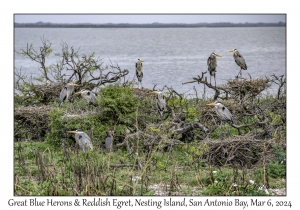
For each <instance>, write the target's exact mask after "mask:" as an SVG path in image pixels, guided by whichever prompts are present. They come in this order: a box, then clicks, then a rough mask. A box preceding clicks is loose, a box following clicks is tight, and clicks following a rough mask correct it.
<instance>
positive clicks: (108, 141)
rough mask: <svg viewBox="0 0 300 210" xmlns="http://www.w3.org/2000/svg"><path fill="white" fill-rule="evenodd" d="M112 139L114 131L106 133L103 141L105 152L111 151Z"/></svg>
mask: <svg viewBox="0 0 300 210" xmlns="http://www.w3.org/2000/svg"><path fill="white" fill-rule="evenodd" d="M113 137H114V131H113V130H109V131H108V132H107V137H106V139H105V148H106V151H107V152H112V151H113Z"/></svg>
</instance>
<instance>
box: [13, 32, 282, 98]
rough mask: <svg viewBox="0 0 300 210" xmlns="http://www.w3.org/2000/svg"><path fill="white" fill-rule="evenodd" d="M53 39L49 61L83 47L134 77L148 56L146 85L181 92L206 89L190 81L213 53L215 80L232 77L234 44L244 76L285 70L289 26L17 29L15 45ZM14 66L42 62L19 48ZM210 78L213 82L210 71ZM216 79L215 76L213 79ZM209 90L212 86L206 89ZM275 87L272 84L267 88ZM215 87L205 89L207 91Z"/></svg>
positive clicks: (34, 67)
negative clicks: (243, 62)
mask: <svg viewBox="0 0 300 210" xmlns="http://www.w3.org/2000/svg"><path fill="white" fill-rule="evenodd" d="M43 36H44V38H45V39H47V40H49V41H50V42H51V43H52V49H53V55H51V56H50V57H49V58H48V60H47V62H46V64H47V66H49V65H51V64H54V63H56V61H57V60H58V57H56V56H54V53H60V52H61V44H62V43H63V42H66V43H67V44H68V46H69V47H70V46H73V47H74V49H75V50H77V49H79V54H81V55H82V54H86V55H90V54H91V53H93V52H95V55H96V57H99V58H102V59H103V61H104V63H105V64H111V62H112V64H114V65H119V66H120V67H121V69H128V70H129V72H130V73H129V76H127V79H129V80H132V79H136V77H135V62H136V61H137V59H138V58H141V59H143V60H145V62H144V63H143V66H144V78H143V87H146V88H150V89H152V88H153V87H154V85H157V86H156V88H158V89H161V88H162V87H163V86H164V85H167V86H168V87H173V88H174V90H176V91H177V92H179V93H186V94H194V93H195V91H194V87H195V88H196V90H197V93H198V96H201V95H202V93H203V84H197V83H192V84H186V85H182V83H184V82H188V81H192V80H193V79H192V78H193V77H197V75H201V72H204V71H207V58H208V56H209V55H210V53H212V52H215V53H219V54H221V55H222V56H223V57H222V58H218V67H217V73H216V79H217V85H220V84H224V83H226V81H227V80H228V79H231V78H234V77H235V76H236V75H237V74H238V72H239V69H240V68H239V67H238V66H237V65H236V63H235V62H234V59H233V55H232V53H230V52H229V50H230V49H234V48H236V49H238V50H239V52H240V53H241V54H242V55H243V57H244V58H245V60H246V64H247V67H248V70H247V71H243V77H248V74H247V73H249V74H250V75H251V76H252V78H262V77H265V76H270V75H272V74H275V75H277V76H280V75H286V28H285V27H247V28H245V27H240V28H239V27H234V28H105V29H101V28H15V45H14V47H15V50H17V51H19V50H20V49H26V46H27V43H29V44H33V46H34V47H35V48H36V49H37V50H38V49H39V47H40V46H41V45H42V44H41V43H42V42H41V37H43ZM15 68H17V69H20V68H22V69H23V70H26V72H27V73H28V74H34V75H38V74H40V72H39V70H38V64H37V63H35V62H33V61H30V60H29V59H28V58H25V57H23V56H22V55H19V54H16V53H15ZM207 76H208V81H209V75H207ZM212 83H213V78H212ZM206 91H208V89H206ZM269 92H271V93H275V92H276V88H275V87H273V88H271V89H270V90H269ZM210 94H212V92H209V91H208V92H207V96H209V95H210Z"/></svg>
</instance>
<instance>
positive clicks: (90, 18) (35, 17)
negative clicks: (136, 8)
mask: <svg viewBox="0 0 300 210" xmlns="http://www.w3.org/2000/svg"><path fill="white" fill-rule="evenodd" d="M39 21H42V22H51V23H154V22H159V23H202V22H207V23H214V22H232V23H245V22H249V23H257V22H267V23H277V22H279V21H282V22H286V15H285V14H259V15H257V14H250V15H244V14H235V15H225V14H224V15H220V14H218V15H213V14H202V15H199V14H186V15H185V14H174V15H170V14H162V15H154V14H149V15H148V14H147V15H145V14H140V15H128V14H125V15H121V14H110V15H101V14H93V15H91V14H88V15H83V14H74V15H69V14H68V15H64V14H62V15H61V14H60V15H57V14H50V15H44V14H15V15H14V22H15V23H36V22H39Z"/></svg>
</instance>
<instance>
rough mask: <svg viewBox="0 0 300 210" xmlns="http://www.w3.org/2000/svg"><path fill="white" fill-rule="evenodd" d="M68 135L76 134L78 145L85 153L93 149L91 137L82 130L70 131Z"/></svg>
mask: <svg viewBox="0 0 300 210" xmlns="http://www.w3.org/2000/svg"><path fill="white" fill-rule="evenodd" d="M68 133H75V140H76V143H77V144H78V145H79V147H80V148H81V149H82V150H83V151H84V152H87V151H88V150H89V149H90V150H92V149H93V145H92V141H91V139H90V137H89V136H88V135H87V134H86V133H85V132H83V131H82V130H79V129H77V130H75V131H68Z"/></svg>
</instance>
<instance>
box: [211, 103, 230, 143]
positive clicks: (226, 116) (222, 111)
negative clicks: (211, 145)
mask: <svg viewBox="0 0 300 210" xmlns="http://www.w3.org/2000/svg"><path fill="white" fill-rule="evenodd" d="M206 105H208V106H214V109H215V111H216V114H217V115H218V117H219V119H220V120H221V127H222V122H223V121H224V122H229V123H230V124H231V125H232V124H234V121H233V118H232V115H231V113H230V111H229V110H228V109H227V108H226V106H224V105H223V104H222V103H221V102H219V101H215V102H214V103H210V104H206ZM222 139H223V134H222Z"/></svg>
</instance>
